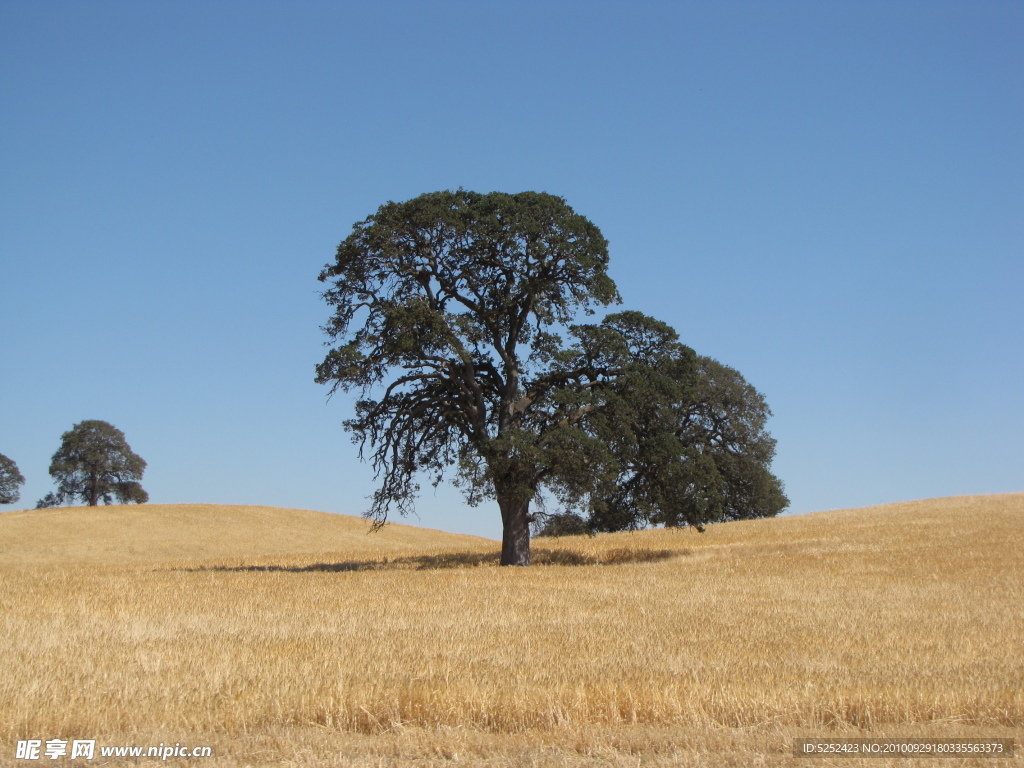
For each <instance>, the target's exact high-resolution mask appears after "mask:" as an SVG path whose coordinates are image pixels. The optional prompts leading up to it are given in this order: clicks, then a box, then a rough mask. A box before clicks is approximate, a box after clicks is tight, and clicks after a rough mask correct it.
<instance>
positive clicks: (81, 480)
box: [37, 421, 149, 507]
mask: <svg viewBox="0 0 1024 768" xmlns="http://www.w3.org/2000/svg"><path fill="white" fill-rule="evenodd" d="M145 471H146V462H145V461H144V460H143V459H142V457H141V456H138V455H137V454H136V453H134V452H133V451H132V449H131V446H129V445H128V443H127V441H126V440H125V437H124V432H122V431H121V430H119V429H118V428H117V427H115V426H113V425H112V424H108V423H107V422H105V421H82V422H79V423H78V424H75V426H74V427H73V428H72V429H71V430H70V431H68V432H65V433H64V434H63V435H62V436H61V444H60V448H58V449H57V452H56V453H55V454H53V460H52V461H51V462H50V475H51V477H53V479H54V480H55V481H56V483H57V490H56V492H55V493H49V494H47V495H46V496H45V497H44V498H43V499H40V501H39V502H38V504H37V506H38V507H54V506H58V505H61V504H67V503H74V502H75V500H78V499H80V500H81V501H82V502H83V503H84V504H87V505H89V506H91V507H95V506H96V505H97V504H99V503H100V502H101V501H102V502H103V503H104V504H112V503H114V500H115V499H116V500H117V501H118V502H119V503H121V504H130V503H134V504H145V503H146V502H147V501H149V494H148V493H146V491H145V490H143V488H142V484H141V482H140V481H141V480H142V475H143V473H144V472H145Z"/></svg>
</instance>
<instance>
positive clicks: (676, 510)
mask: <svg viewBox="0 0 1024 768" xmlns="http://www.w3.org/2000/svg"><path fill="white" fill-rule="evenodd" d="M607 267H608V244H607V242H606V241H605V239H604V237H603V236H602V235H601V232H600V230H598V228H597V227H596V226H595V225H594V224H592V223H591V222H590V221H588V220H587V219H586V218H584V217H583V216H580V215H579V214H577V213H576V212H575V211H573V209H572V208H570V207H569V206H568V205H567V204H566V202H565V201H564V200H563V199H561V198H559V197H555V196H553V195H548V194H544V193H536V192H523V193H520V194H514V195H512V194H502V193H491V194H486V195H484V194H478V193H475V192H469V191H464V190H459V191H456V192H451V191H448V192H437V193H431V194H426V195H422V196H420V197H417V198H415V199H413V200H410V201H408V202H404V203H393V202H389V203H387V204H385V205H383V206H381V207H380V208H379V210H378V211H377V212H376V213H375V214H374V215H372V216H370V217H369V218H367V219H366V220H365V221H362V222H359V223H358V224H356V225H355V227H354V229H353V231H352V234H351V235H349V237H348V238H347V239H345V240H344V241H343V242H342V243H341V245H339V246H338V250H337V255H336V258H335V261H334V262H333V263H330V264H327V265H326V266H325V267H324V269H323V271H322V272H321V274H320V280H321V281H322V282H325V283H327V284H328V285H329V287H328V288H327V289H326V290H325V291H324V293H323V297H324V299H325V300H326V301H327V303H328V304H329V305H330V306H331V307H332V309H333V315H332V317H331V318H330V321H329V323H328V324H327V325H326V326H325V328H324V330H325V331H326V332H327V334H328V336H329V342H328V345H329V347H330V349H329V351H328V353H327V355H326V357H325V358H324V360H323V362H322V363H320V364H319V365H318V366H317V376H316V380H317V381H318V382H319V383H323V384H328V385H330V387H331V392H332V393H333V392H335V391H337V390H339V389H340V390H342V391H351V390H356V391H358V392H359V393H360V395H361V399H360V400H359V401H358V402H357V404H356V412H355V417H354V418H352V419H350V420H348V421H346V422H345V425H346V427H347V428H348V429H349V430H350V431H351V432H352V433H353V437H354V439H355V441H356V442H357V443H358V444H359V445H360V452H361V455H362V456H363V457H364V458H367V457H368V458H369V460H370V461H371V463H372V465H373V467H374V469H375V471H376V472H377V476H378V480H379V483H380V485H379V487H378V489H377V491H376V492H375V494H374V496H373V501H372V504H371V506H370V509H369V510H368V511H367V515H368V516H369V517H371V518H373V519H375V520H376V521H378V522H383V521H384V520H386V518H387V515H388V512H389V510H390V509H392V508H395V509H397V510H398V511H399V512H401V513H403V514H404V513H406V512H408V511H409V510H410V509H411V506H412V503H413V500H414V498H415V496H416V494H417V492H418V490H419V485H418V478H419V477H421V476H424V475H425V476H427V477H429V478H430V479H431V480H432V481H434V482H440V480H441V478H442V476H443V474H444V472H445V470H446V469H448V468H450V467H455V468H456V478H455V482H456V484H457V485H459V486H460V487H462V488H463V490H464V491H465V493H466V495H467V499H468V501H469V502H470V503H471V504H476V503H479V502H480V501H482V500H484V499H488V498H491V499H496V500H497V503H498V507H499V509H500V510H501V518H502V526H503V536H502V553H501V563H502V564H503V565H528V564H529V563H530V523H531V522H532V521H533V515H532V514H531V504H532V503H535V502H537V501H540V500H541V499H543V498H545V497H546V498H547V499H548V503H549V504H551V503H554V504H557V505H558V506H559V508H560V509H565V510H574V509H575V510H584V511H586V512H587V513H589V514H591V515H592V516H593V515H597V516H598V517H600V516H602V515H603V516H604V517H605V518H606V519H609V520H611V519H615V518H618V519H621V518H622V517H623V516H626V517H630V518H631V519H632V520H634V521H644V522H654V523H658V522H660V523H665V524H670V525H701V524H703V523H706V522H711V521H713V520H716V519H723V509H724V507H723V504H722V503H721V496H722V493H721V488H720V487H718V486H720V485H721V477H720V476H719V477H718V478H717V480H716V477H715V473H714V472H712V471H711V464H712V463H713V460H712V459H710V458H708V457H707V456H706V455H705V451H706V448H704V447H702V446H701V445H697V444H693V443H692V441H689V433H688V431H687V424H688V423H689V422H687V421H686V419H684V418H683V416H684V414H683V410H682V408H683V406H684V405H692V404H693V403H695V402H697V401H698V399H699V393H700V391H701V387H702V381H703V377H702V370H701V369H702V363H701V360H700V359H699V358H698V357H697V355H696V354H695V353H694V352H693V350H691V349H690V348H688V347H686V346H685V345H683V344H681V343H680V342H679V340H678V336H677V334H676V333H675V331H673V330H672V329H671V328H670V327H669V326H667V325H666V324H664V323H662V322H659V321H657V320H654V319H653V318H650V317H647V316H645V315H643V314H641V313H639V312H620V313H616V314H611V315H608V316H607V317H605V318H604V319H603V320H602V321H601V322H600V323H594V324H580V323H578V322H577V321H578V319H579V317H580V315H590V314H593V313H594V310H595V308H597V307H601V306H607V305H609V304H612V303H614V302H618V301H619V295H618V292H617V290H616V288H615V285H614V283H613V282H612V280H611V278H610V277H609V276H608V274H607ZM691 421H692V420H691ZM772 445H774V444H772ZM769 459H770V457H769ZM709 462H710V463H709ZM773 479H774V478H773ZM716 482H717V483H718V486H716V485H715V483H716ZM775 483H776V484H777V481H775ZM778 490H779V493H778V497H779V498H776V499H775V500H774V502H773V503H770V504H768V505H767V506H765V505H762V506H761V507H760V508H758V509H757V510H756V512H757V514H775V513H777V512H778V511H779V510H780V509H781V508H782V506H785V497H784V496H782V494H781V487H780V486H779V488H778ZM780 503H781V504H782V506H779V504H780ZM606 527H607V526H606Z"/></svg>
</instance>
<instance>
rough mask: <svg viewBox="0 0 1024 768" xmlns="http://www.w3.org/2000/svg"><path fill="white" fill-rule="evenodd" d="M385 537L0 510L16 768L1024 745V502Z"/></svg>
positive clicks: (258, 512) (704, 758)
mask: <svg viewBox="0 0 1024 768" xmlns="http://www.w3.org/2000/svg"><path fill="white" fill-rule="evenodd" d="M366 527H367V525H366V523H365V522H363V521H361V520H359V519H358V518H345V517H343V516H333V515H324V514H322V513H315V512H302V511H296V510H272V509H267V508H259V507H256V508H246V507H201V506H158V505H153V506H145V507H111V508H107V509H94V510H88V509H55V510H44V511H38V512H36V511H33V512H17V513H7V514H4V515H0V636H2V637H4V638H5V647H4V654H3V655H2V658H0V764H2V763H3V761H4V760H5V759H6V758H7V756H12V755H13V754H14V753H13V746H9V745H12V744H13V742H14V741H16V740H17V739H25V738H44V739H45V738H52V737H55V736H59V737H60V738H99V739H101V740H102V741H101V743H109V744H115V743H124V744H129V743H135V744H149V743H153V744H155V743H159V742H165V743H170V742H174V741H180V742H182V743H192V744H201V743H202V744H210V745H211V746H213V747H214V750H215V752H216V753H217V755H218V757H217V758H216V760H215V761H214V762H215V764H217V765H225V766H232V767H233V766H239V767H240V766H244V765H274V764H283V765H295V766H313V765H338V766H348V765H378V764H379V765H393V766H402V765H450V764H451V763H453V762H462V763H467V764H485V765H523V766H527V765H596V764H601V765H622V766H626V765H633V766H635V765H651V766H661V765H665V766H668V765H758V764H760V765H777V764H778V765H804V764H807V761H806V760H802V759H797V758H794V757H792V755H791V750H792V740H793V738H795V737H802V736H834V735H853V736H887V737H888V736H938V737H962V736H973V737H979V736H1000V737H1015V738H1016V739H1017V752H1018V755H1019V754H1020V753H1021V751H1024V742H1022V738H1021V737H1022V736H1024V609H1022V606H1024V494H1010V495H1002V496H984V497H965V498H954V499H936V500H930V501H922V502H913V503H907V504H894V505H887V506H883V507H875V508H869V509H861V510H845V511H838V512H823V513H816V514H813V515H805V516H799V517H788V518H779V519H774V520H762V521H751V522H742V523H729V524H723V525H717V526H712V527H711V528H709V529H708V531H707V532H706V533H705V534H698V533H696V532H695V531H690V530H684V531H646V532H641V533H634V534H614V535H606V536H597V537H593V538H587V537H578V538H577V537H574V538H565V539H555V540H551V539H537V540H535V542H534V552H535V559H536V560H537V561H538V562H540V563H547V565H540V566H539V567H534V568H529V569H505V568H498V567H496V562H497V555H496V552H497V549H498V544H497V543H496V542H490V541H487V540H484V539H477V538H474V537H468V536H455V535H452V534H444V533H441V532H435V531H423V530H422V529H414V528H410V527H407V526H393V527H389V528H387V529H385V530H384V531H383V532H380V533H376V534H370V535H367V534H366V532H365V531H366ZM389 537H390V538H389ZM818 762H819V761H812V763H811V764H816V763H818ZM107 764H109V765H113V764H116V763H107ZM177 764H190V763H188V762H187V761H178V763H177ZM195 764H196V765H200V764H203V762H202V761H196V762H195ZM205 764H207V765H208V764H210V761H206V763H205ZM871 764H875V765H877V764H884V762H883V763H880V762H878V761H873V762H872V763H871ZM893 764H894V765H895V764H899V765H907V764H908V762H907V761H905V760H902V761H894V762H893ZM909 764H911V765H912V764H914V761H910V763H909ZM942 764H943V765H950V766H952V765H973V764H979V765H980V764H985V762H984V761H973V762H972V761H958V760H945V761H943V763H942ZM999 764H1004V765H1005V764H1007V761H1000V763H999Z"/></svg>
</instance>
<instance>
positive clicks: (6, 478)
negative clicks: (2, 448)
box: [0, 453, 25, 504]
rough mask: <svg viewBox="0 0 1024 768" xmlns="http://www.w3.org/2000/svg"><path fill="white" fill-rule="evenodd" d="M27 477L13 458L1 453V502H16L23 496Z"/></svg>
mask: <svg viewBox="0 0 1024 768" xmlns="http://www.w3.org/2000/svg"><path fill="white" fill-rule="evenodd" d="M24 482H25V478H24V477H23V476H22V474H21V472H19V471H18V465H17V464H15V463H14V461H13V460H11V459H9V458H7V457H6V456H4V455H3V454H2V453H0V504H14V503H15V502H17V501H18V499H20V498H21V485H22V484H23V483H24Z"/></svg>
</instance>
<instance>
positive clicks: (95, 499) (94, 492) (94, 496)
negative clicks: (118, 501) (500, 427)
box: [89, 475, 100, 507]
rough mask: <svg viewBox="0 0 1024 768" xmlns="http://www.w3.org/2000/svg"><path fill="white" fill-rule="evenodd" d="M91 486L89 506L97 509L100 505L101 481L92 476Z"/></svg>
mask: <svg viewBox="0 0 1024 768" xmlns="http://www.w3.org/2000/svg"><path fill="white" fill-rule="evenodd" d="M89 479H90V480H91V482H90V484H89V506H90V507H95V506H97V505H98V504H99V503H100V479H99V478H98V477H97V476H96V475H92V476H91V477H90V478H89Z"/></svg>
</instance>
